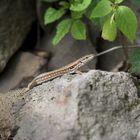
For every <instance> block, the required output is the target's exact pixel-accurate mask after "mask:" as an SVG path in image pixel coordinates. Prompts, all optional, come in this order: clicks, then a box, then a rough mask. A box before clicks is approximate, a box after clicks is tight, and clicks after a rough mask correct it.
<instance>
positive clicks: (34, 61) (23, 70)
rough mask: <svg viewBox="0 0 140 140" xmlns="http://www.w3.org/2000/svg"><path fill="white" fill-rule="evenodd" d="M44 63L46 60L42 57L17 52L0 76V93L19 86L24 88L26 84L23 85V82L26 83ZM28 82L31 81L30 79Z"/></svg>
mask: <svg viewBox="0 0 140 140" xmlns="http://www.w3.org/2000/svg"><path fill="white" fill-rule="evenodd" d="M46 63H47V61H46V59H43V58H42V57H38V56H36V55H33V54H31V53H28V52H18V53H17V54H16V55H15V56H14V57H13V58H12V59H11V61H10V62H9V63H8V66H7V67H6V70H5V72H4V73H3V74H2V75H1V76H0V83H1V84H0V91H1V92H7V91H9V90H10V89H13V88H15V87H19V84H20V86H23V87H24V86H26V85H27V83H26V84H25V83H23V80H24V81H27V79H28V78H30V77H31V78H33V77H34V76H35V75H37V74H38V73H39V71H40V69H41V67H42V66H44V65H45V64H46ZM25 79H26V80H25ZM29 80H30V81H31V79H29ZM28 82H29V81H28ZM22 84H23V85H22Z"/></svg>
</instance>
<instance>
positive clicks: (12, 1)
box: [0, 0, 35, 72]
mask: <svg viewBox="0 0 140 140" xmlns="http://www.w3.org/2000/svg"><path fill="white" fill-rule="evenodd" d="M34 20H35V1H34V0H27V1H24V0H1V1H0V72H1V71H2V70H3V69H4V68H5V66H6V64H7V61H8V60H9V58H10V57H11V56H12V55H13V54H14V53H15V51H16V50H17V49H18V48H19V47H21V44H22V42H23V41H24V39H25V37H26V35H27V33H28V32H29V30H30V28H31V25H32V23H33V21H34Z"/></svg>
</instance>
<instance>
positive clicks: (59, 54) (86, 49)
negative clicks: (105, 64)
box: [41, 33, 96, 70]
mask: <svg viewBox="0 0 140 140" xmlns="http://www.w3.org/2000/svg"><path fill="white" fill-rule="evenodd" d="M53 37H54V33H51V34H49V36H47V35H46V37H45V38H44V39H43V40H44V41H43V43H42V45H41V46H42V48H46V49H47V50H48V51H50V52H51V53H52V55H53V57H52V59H51V60H50V62H49V65H48V67H49V69H50V70H54V69H57V68H60V67H62V66H64V65H66V64H68V63H70V62H73V61H75V60H76V59H78V58H80V57H82V56H84V55H86V54H90V53H94V54H96V51H95V49H94V46H93V45H92V43H91V41H90V40H88V39H87V40H85V41H77V40H74V39H73V38H72V37H71V35H70V34H68V35H66V36H65V38H64V39H63V40H62V41H61V42H60V43H59V44H58V45H56V46H55V47H53V46H52V39H53ZM95 64H96V59H95V60H93V61H91V62H90V63H89V64H87V65H86V66H85V67H84V68H83V69H84V70H87V69H91V68H92V69H93V68H95Z"/></svg>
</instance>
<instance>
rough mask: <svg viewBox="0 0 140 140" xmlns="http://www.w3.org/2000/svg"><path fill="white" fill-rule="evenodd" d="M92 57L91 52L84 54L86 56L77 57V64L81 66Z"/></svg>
mask: <svg viewBox="0 0 140 140" xmlns="http://www.w3.org/2000/svg"><path fill="white" fill-rule="evenodd" d="M93 58H94V55H93V54H89V55H86V56H84V57H82V58H80V59H79V65H80V66H83V65H84V64H86V63H87V62H89V61H90V60H92V59H93Z"/></svg>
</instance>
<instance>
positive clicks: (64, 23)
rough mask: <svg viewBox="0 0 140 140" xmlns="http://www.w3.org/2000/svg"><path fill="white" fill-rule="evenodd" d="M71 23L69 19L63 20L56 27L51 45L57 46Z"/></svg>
mask: <svg viewBox="0 0 140 140" xmlns="http://www.w3.org/2000/svg"><path fill="white" fill-rule="evenodd" d="M71 23H72V20H71V19H65V20H63V21H61V22H60V23H59V24H58V25H57V32H56V35H55V37H54V38H53V45H56V44H58V43H59V42H60V40H61V39H62V38H63V37H64V36H65V35H66V34H67V33H68V32H69V30H70V27H71Z"/></svg>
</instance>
